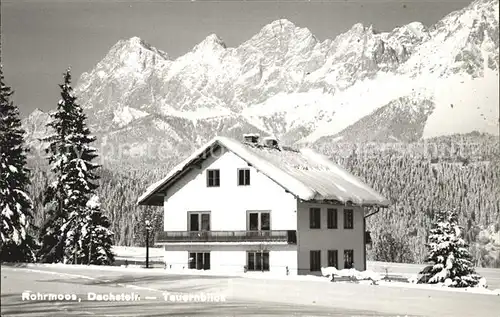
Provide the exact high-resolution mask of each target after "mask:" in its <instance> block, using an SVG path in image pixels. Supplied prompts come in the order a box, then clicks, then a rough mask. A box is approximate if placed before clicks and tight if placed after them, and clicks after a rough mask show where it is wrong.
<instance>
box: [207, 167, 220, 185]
mask: <svg viewBox="0 0 500 317" xmlns="http://www.w3.org/2000/svg"><path fill="white" fill-rule="evenodd" d="M219 186H220V170H208V171H207V187H219Z"/></svg>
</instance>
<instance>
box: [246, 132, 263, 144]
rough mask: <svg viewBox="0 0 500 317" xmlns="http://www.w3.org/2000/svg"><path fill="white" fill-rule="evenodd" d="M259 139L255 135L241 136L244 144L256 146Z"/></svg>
mask: <svg viewBox="0 0 500 317" xmlns="http://www.w3.org/2000/svg"><path fill="white" fill-rule="evenodd" d="M259 137H260V135H258V134H257V133H247V134H243V139H244V140H245V143H250V144H257V143H259Z"/></svg>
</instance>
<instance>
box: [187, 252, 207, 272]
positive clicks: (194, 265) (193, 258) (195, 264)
mask: <svg viewBox="0 0 500 317" xmlns="http://www.w3.org/2000/svg"><path fill="white" fill-rule="evenodd" d="M188 263H189V268H190V269H193V270H210V252H189V258H188Z"/></svg>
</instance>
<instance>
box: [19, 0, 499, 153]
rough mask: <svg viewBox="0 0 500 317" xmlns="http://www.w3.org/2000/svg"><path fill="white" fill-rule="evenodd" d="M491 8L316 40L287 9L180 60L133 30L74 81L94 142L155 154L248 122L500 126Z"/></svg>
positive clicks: (278, 131) (302, 128)
mask: <svg viewBox="0 0 500 317" xmlns="http://www.w3.org/2000/svg"><path fill="white" fill-rule="evenodd" d="M498 14H499V12H498V0H478V1H475V2H474V3H472V4H471V5H469V6H467V7H466V8H464V9H463V10H460V11H457V12H453V13H451V14H449V15H448V16H446V17H444V18H443V19H442V20H441V21H439V22H438V23H437V24H436V25H434V26H430V27H426V26H424V25H422V24H421V23H419V22H411V23H409V24H407V25H404V26H401V27H399V28H396V29H395V30H393V31H390V32H378V31H377V30H376V29H375V28H374V27H372V26H364V25H362V24H356V25H354V26H353V27H352V28H351V29H350V30H348V31H347V32H345V33H343V34H341V35H339V36H338V37H336V38H335V39H332V40H325V41H323V42H321V41H319V40H318V39H317V38H316V37H315V36H314V35H313V34H312V33H311V32H310V31H309V30H308V29H307V28H303V27H299V26H296V25H294V24H293V23H292V22H290V21H288V20H284V19H282V20H277V21H274V22H272V23H270V24H269V25H266V26H264V27H263V28H262V29H261V30H260V32H258V33H257V34H256V35H254V36H253V37H252V38H250V39H249V40H248V41H246V42H244V43H242V44H241V45H240V46H238V47H234V48H229V47H227V46H226V45H225V44H224V42H223V40H222V39H220V38H219V37H218V36H217V35H215V34H211V35H208V36H207V38H206V39H205V40H203V41H202V42H201V43H199V44H198V45H196V46H195V47H194V48H193V49H192V50H191V51H190V52H188V53H187V54H185V55H183V56H181V57H179V58H177V59H171V58H170V57H169V56H168V54H167V53H165V52H163V51H161V50H159V49H156V48H154V47H152V46H151V45H149V44H147V43H145V42H144V41H142V40H141V39H139V38H137V37H134V38H131V39H128V40H121V41H119V42H118V43H117V44H115V45H114V46H113V47H112V48H111V50H110V51H109V52H108V53H107V55H106V56H105V57H104V58H103V59H102V60H101V61H100V62H99V63H98V64H97V65H96V67H95V68H94V69H93V70H91V71H89V72H87V73H84V74H82V76H81V78H80V80H79V82H78V85H77V87H76V89H75V90H76V93H77V95H78V96H79V98H80V99H79V100H80V102H81V103H82V104H83V105H84V106H85V108H86V109H87V112H88V115H89V120H90V123H91V125H92V126H93V131H95V133H97V134H98V137H99V139H100V140H102V141H103V142H104V143H106V144H108V146H110V145H111V146H113V147H115V148H117V147H118V145H120V146H128V147H129V148H131V149H133V150H132V152H134V153H129V154H130V155H137V154H139V155H140V154H141V153H146V152H148V153H149V155H148V157H150V158H153V157H154V156H155V155H153V156H152V155H151V153H150V152H149V150H146V148H148V147H149V148H155V149H157V148H158V147H161V148H163V149H164V150H165V151H166V152H175V153H181V154H186V153H188V152H190V151H192V149H193V148H194V147H196V146H197V145H199V144H201V143H203V142H206V141H207V140H209V139H210V138H212V137H213V136H214V135H216V134H219V135H226V136H234V137H239V136H240V135H241V134H242V133H244V132H260V133H261V134H273V135H276V136H277V137H279V138H280V139H281V140H282V141H283V142H285V143H296V142H301V143H304V142H305V143H312V142H316V141H318V140H319V139H322V140H323V141H324V140H325V138H327V139H332V140H334V139H340V137H341V138H342V139H343V140H345V141H351V142H363V141H386V140H401V141H413V140H418V139H421V138H430V137H435V136H441V135H448V134H454V133H466V132H471V131H479V132H485V133H491V134H498V116H499V109H498V104H499V97H498V95H499V88H498V87H499V79H498V78H499V77H498V71H499V60H498V58H499V45H498V44H499V43H498V41H499V40H498V34H499V31H498V30H499V29H498V22H499V17H498ZM409 22H410V21H409ZM40 117H41V115H40V113H39V112H36V113H34V114H33V115H32V116H31V117H29V118H27V119H26V120H25V123H26V124H31V123H32V122H38V119H36V118H40ZM39 129H43V127H42V126H40V125H38V124H37V125H36V126H33V124H31V126H30V127H29V128H28V130H29V131H30V136H32V137H35V136H36V135H38V134H39V131H41V130H39ZM366 131H370V133H366ZM129 154H127V155H129ZM110 155H112V154H110Z"/></svg>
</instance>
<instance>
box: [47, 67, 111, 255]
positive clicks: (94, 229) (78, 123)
mask: <svg viewBox="0 0 500 317" xmlns="http://www.w3.org/2000/svg"><path fill="white" fill-rule="evenodd" d="M60 87H61V97H62V99H61V100H60V101H59V103H58V106H57V110H56V111H55V112H54V113H52V114H51V118H52V121H51V122H50V123H49V124H48V126H49V127H50V128H52V130H53V131H54V134H53V135H50V136H48V137H47V138H46V139H45V140H46V141H47V142H49V146H48V148H47V153H48V154H49V157H48V159H49V164H50V165H51V171H52V172H53V173H54V176H55V181H54V182H53V183H52V184H50V185H49V187H48V188H47V189H46V193H45V197H46V198H45V202H44V203H45V205H46V207H47V210H46V211H47V215H48V217H47V218H46V221H45V223H44V224H43V227H42V230H41V233H40V236H41V249H40V260H41V261H42V262H51V263H53V262H64V263H71V264H90V263H92V264H109V263H111V262H112V261H113V255H112V253H111V247H110V246H111V245H112V236H113V233H112V232H111V231H110V230H109V229H108V228H109V221H108V220H107V218H106V217H105V216H104V215H102V213H101V211H100V208H99V205H98V204H96V203H95V202H96V199H97V198H96V189H97V187H98V185H97V180H98V176H97V174H96V169H97V168H99V165H98V164H95V163H92V161H93V160H94V159H95V158H96V157H97V153H96V151H97V150H96V149H95V148H93V147H92V146H91V143H92V142H94V141H95V138H94V137H93V136H91V134H90V130H89V129H88V127H87V126H86V123H85V120H86V116H85V114H84V113H83V109H82V107H81V106H80V105H78V103H77V102H76V97H75V96H74V95H73V89H72V87H71V73H70V70H69V69H68V70H67V71H66V73H65V74H64V83H63V84H62V85H60ZM87 243H90V244H91V245H92V246H91V247H90V246H89V245H87Z"/></svg>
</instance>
